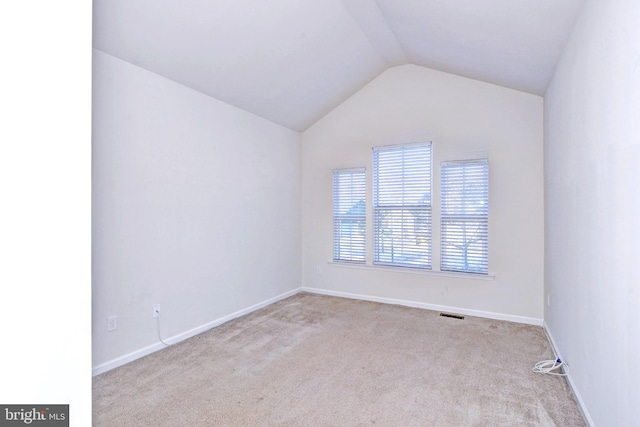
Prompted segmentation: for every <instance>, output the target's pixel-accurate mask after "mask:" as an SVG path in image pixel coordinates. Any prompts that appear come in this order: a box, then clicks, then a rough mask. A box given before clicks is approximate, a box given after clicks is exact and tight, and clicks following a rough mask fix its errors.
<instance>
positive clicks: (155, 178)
mask: <svg viewBox="0 0 640 427" xmlns="http://www.w3.org/2000/svg"><path fill="white" fill-rule="evenodd" d="M638 22H640V2H637V1H631V0H628V1H625V0H614V1H607V0H584V1H582V0H559V1H558V0H534V1H523V0H515V1H514V0H486V1H478V0H448V1H440V0H423V1H418V0H324V1H302V0H276V1H271V2H265V1H258V0H240V1H230V0H214V1H207V0H189V1H172V0H170V1H163V2H157V1H150V0H94V2H93V41H92V43H93V53H92V61H93V62H92V68H93V70H92V88H93V91H92V164H91V168H92V187H91V191H92V196H91V197H92V235H91V237H92V285H91V299H92V305H91V316H92V343H91V345H92V382H93V390H92V395H93V403H92V413H93V414H92V417H93V423H94V425H104V426H125V425H131V426H136V425H171V426H175V425H230V426H231V425H238V426H244V425H335V426H345V425H374V424H375V425H385V426H404V425H413V426H430V425H433V426H436V425H437V426H445V425H447V426H457V425H460V426H485V425H486V426H490V425H509V426H523V425H528V426H537V425H543V426H574V425H575V426H580V425H591V426H632V425H638V423H639V422H640V421H639V420H640V405H638V403H639V402H640V366H639V364H638V361H639V360H640V344H639V340H640V275H639V273H638V271H639V270H638V268H637V263H638V261H640V250H639V247H640V245H639V243H638V242H640V225H639V220H638V218H640V176H639V172H638V169H639V168H638V165H639V164H640V26H639V25H638ZM538 362H543V363H542V365H541V366H539V368H538V369H534V368H535V366H536V363H538Z"/></svg>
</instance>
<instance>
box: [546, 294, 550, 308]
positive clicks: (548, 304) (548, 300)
mask: <svg viewBox="0 0 640 427" xmlns="http://www.w3.org/2000/svg"><path fill="white" fill-rule="evenodd" d="M550 305H551V295H549V294H547V307H549V306H550Z"/></svg>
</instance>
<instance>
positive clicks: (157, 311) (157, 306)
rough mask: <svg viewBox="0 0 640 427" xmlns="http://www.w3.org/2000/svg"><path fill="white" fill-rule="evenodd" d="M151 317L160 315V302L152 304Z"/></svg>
mask: <svg viewBox="0 0 640 427" xmlns="http://www.w3.org/2000/svg"><path fill="white" fill-rule="evenodd" d="M153 317H160V304H153Z"/></svg>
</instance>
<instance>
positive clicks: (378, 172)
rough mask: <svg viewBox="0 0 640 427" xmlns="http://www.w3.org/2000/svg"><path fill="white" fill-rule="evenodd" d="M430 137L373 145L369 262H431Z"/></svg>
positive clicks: (413, 264)
mask: <svg viewBox="0 0 640 427" xmlns="http://www.w3.org/2000/svg"><path fill="white" fill-rule="evenodd" d="M431 159H432V153H431V143H430V142H429V143H420V144H410V145H399V146H390V147H376V148H374V149H373V240H374V242H373V246H374V254H373V262H374V263H375V264H384V265H392V266H402V267H417V268H427V269H429V268H431V162H432V160H431Z"/></svg>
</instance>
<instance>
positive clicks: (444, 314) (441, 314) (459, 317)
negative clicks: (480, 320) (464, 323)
mask: <svg viewBox="0 0 640 427" xmlns="http://www.w3.org/2000/svg"><path fill="white" fill-rule="evenodd" d="M440 316H442V317H451V318H452V319H460V320H464V316H460V315H457V314H451V313H440Z"/></svg>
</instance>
